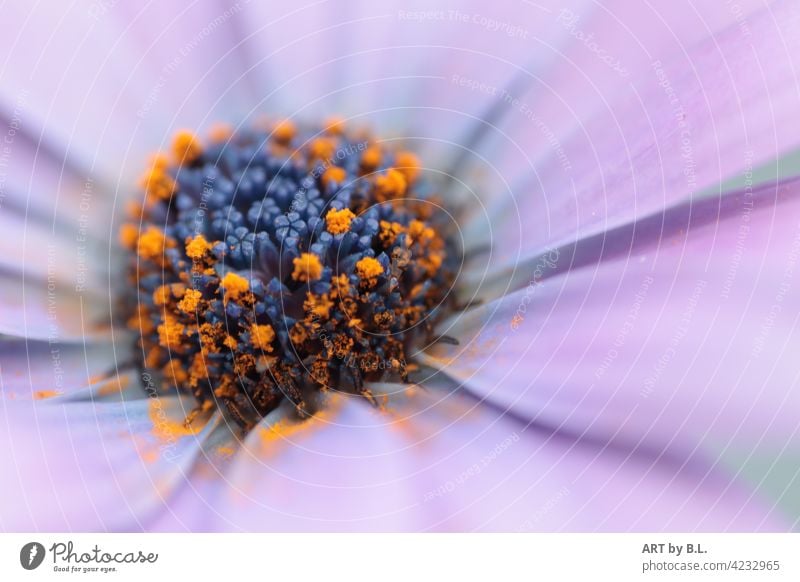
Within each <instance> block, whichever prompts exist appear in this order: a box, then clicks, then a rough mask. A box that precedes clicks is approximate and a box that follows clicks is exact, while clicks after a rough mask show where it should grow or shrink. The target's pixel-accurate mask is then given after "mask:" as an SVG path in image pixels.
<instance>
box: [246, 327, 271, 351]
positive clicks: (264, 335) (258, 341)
mask: <svg viewBox="0 0 800 582" xmlns="http://www.w3.org/2000/svg"><path fill="white" fill-rule="evenodd" d="M250 338H251V340H252V342H253V346H255V347H256V348H258V349H260V350H264V351H265V352H271V351H272V341H273V340H274V339H275V330H273V329H272V326H271V325H259V324H257V323H254V324H253V326H252V327H251V328H250Z"/></svg>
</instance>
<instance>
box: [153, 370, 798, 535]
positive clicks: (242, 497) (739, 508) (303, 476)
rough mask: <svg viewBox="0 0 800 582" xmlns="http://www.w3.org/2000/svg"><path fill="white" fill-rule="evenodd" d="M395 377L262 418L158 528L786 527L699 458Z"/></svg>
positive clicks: (197, 479) (179, 500)
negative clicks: (652, 452)
mask: <svg viewBox="0 0 800 582" xmlns="http://www.w3.org/2000/svg"><path fill="white" fill-rule="evenodd" d="M385 388H388V389H394V390H399V391H401V394H394V395H393V396H392V402H395V401H396V400H401V401H402V402H395V403H394V404H390V405H389V407H388V410H387V411H386V412H382V413H381V412H378V411H376V410H375V409H372V408H371V407H370V406H369V405H368V404H366V402H365V401H362V400H358V399H353V398H346V399H345V398H342V397H337V398H334V402H333V403H332V406H333V407H334V408H333V410H329V411H327V412H323V413H322V418H320V419H317V420H313V421H310V422H309V423H306V424H305V425H302V426H300V427H295V428H291V427H290V426H289V425H287V424H283V425H281V426H279V427H274V422H273V427H274V428H269V424H267V425H265V426H262V427H260V428H258V429H256V430H255V431H254V432H253V433H251V434H250V435H249V436H248V437H247V440H246V441H245V445H244V448H243V450H241V451H239V452H238V453H237V455H236V457H235V458H234V460H233V461H232V462H231V463H230V465H229V466H227V467H224V468H221V469H218V470H220V471H221V473H219V474H216V475H211V476H209V475H208V474H206V475H202V474H194V475H193V478H192V480H191V484H192V485H191V487H188V488H184V490H183V491H182V492H181V494H180V495H178V496H177V498H176V500H175V502H174V503H173V504H172V510H173V514H172V516H173V519H174V520H173V519H170V520H168V521H166V522H162V524H161V527H160V529H166V530H181V529H184V528H185V527H186V524H187V523H188V524H191V525H190V527H192V528H195V529H196V528H199V529H201V530H217V529H227V530H247V531H251V530H256V531H264V530H266V531H318V530H326V531H327V530H330V531H343V530H357V531H364V530H366V531H372V530H377V531H396V530H403V531H405V530H409V531H419V530H446V531H465V530H492V531H496V530H500V531H517V530H528V529H537V530H538V529H543V530H581V531H592V530H595V529H606V530H613V531H628V530H643V531H653V530H665V529H678V530H747V531H751V530H754V529H786V527H787V525H786V524H785V523H784V522H783V521H782V520H781V519H780V517H779V516H778V515H777V514H775V515H772V513H773V512H772V508H770V507H769V506H766V505H763V504H761V503H760V502H759V501H758V500H757V499H755V498H752V497H751V496H750V495H749V492H747V491H745V490H743V489H740V488H739V487H738V486H735V485H732V484H731V483H730V482H729V481H728V480H727V479H726V478H725V476H724V475H723V474H721V473H719V472H714V471H708V470H707V468H706V467H703V466H702V465H700V464H699V463H698V464H685V465H681V464H680V463H674V462H673V461H670V460H668V459H666V458H648V457H647V456H646V455H643V454H631V453H628V452H624V451H620V450H617V449H615V448H614V447H608V446H599V445H597V444H593V443H590V442H577V441H575V440H573V439H569V438H566V437H562V436H558V435H553V434H551V433H547V432H545V431H540V430H537V429H534V428H532V427H530V426H525V425H523V424H521V423H519V422H518V421H516V420H515V419H513V418H511V417H509V416H504V415H502V414H500V413H498V412H496V411H493V410H492V409H491V408H489V407H486V406H485V405H483V404H482V403H479V402H477V401H475V400H473V399H471V398H467V397H465V396H464V395H463V394H461V393H457V392H456V393H451V394H443V393H441V392H438V391H437V390H433V391H432V392H430V393H426V392H425V391H423V390H420V389H416V388H408V387H407V386H386V387H385ZM402 392H406V395H405V396H403V395H402ZM284 422H286V421H284ZM209 496H210V497H209ZM198 516H201V517H199V518H198ZM204 518H205V523H202V524H201V523H198V522H202V521H204Z"/></svg>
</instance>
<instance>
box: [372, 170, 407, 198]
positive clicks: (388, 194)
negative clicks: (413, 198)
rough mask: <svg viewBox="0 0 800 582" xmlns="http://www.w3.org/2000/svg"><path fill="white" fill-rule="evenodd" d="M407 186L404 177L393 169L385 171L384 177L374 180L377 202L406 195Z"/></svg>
mask: <svg viewBox="0 0 800 582" xmlns="http://www.w3.org/2000/svg"><path fill="white" fill-rule="evenodd" d="M407 186H408V183H407V182H406V178H405V176H404V175H403V174H402V173H401V172H400V171H398V170H395V169H394V168H389V169H388V170H386V175H383V176H378V177H377V178H375V187H376V190H377V192H376V193H377V194H378V200H390V199H392V198H400V197H401V196H403V195H404V194H405V193H406V187H407Z"/></svg>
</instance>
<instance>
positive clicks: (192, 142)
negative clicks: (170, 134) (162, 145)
mask: <svg viewBox="0 0 800 582" xmlns="http://www.w3.org/2000/svg"><path fill="white" fill-rule="evenodd" d="M202 153H203V146H202V145H201V144H200V140H199V139H197V137H196V136H195V135H194V134H193V133H192V132H191V131H185V130H182V131H179V132H178V133H177V134H176V135H175V139H173V140H172V155H173V156H174V157H175V161H176V162H178V163H179V164H191V163H192V162H193V161H195V160H196V159H197V158H198V157H200V155H201V154H202Z"/></svg>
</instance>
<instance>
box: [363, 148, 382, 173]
mask: <svg viewBox="0 0 800 582" xmlns="http://www.w3.org/2000/svg"><path fill="white" fill-rule="evenodd" d="M380 165H381V149H380V148H379V147H378V146H376V145H373V146H370V147H368V148H367V149H366V150H364V153H363V154H361V167H362V168H364V169H366V170H374V169H375V168H377V167H378V166H380Z"/></svg>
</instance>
